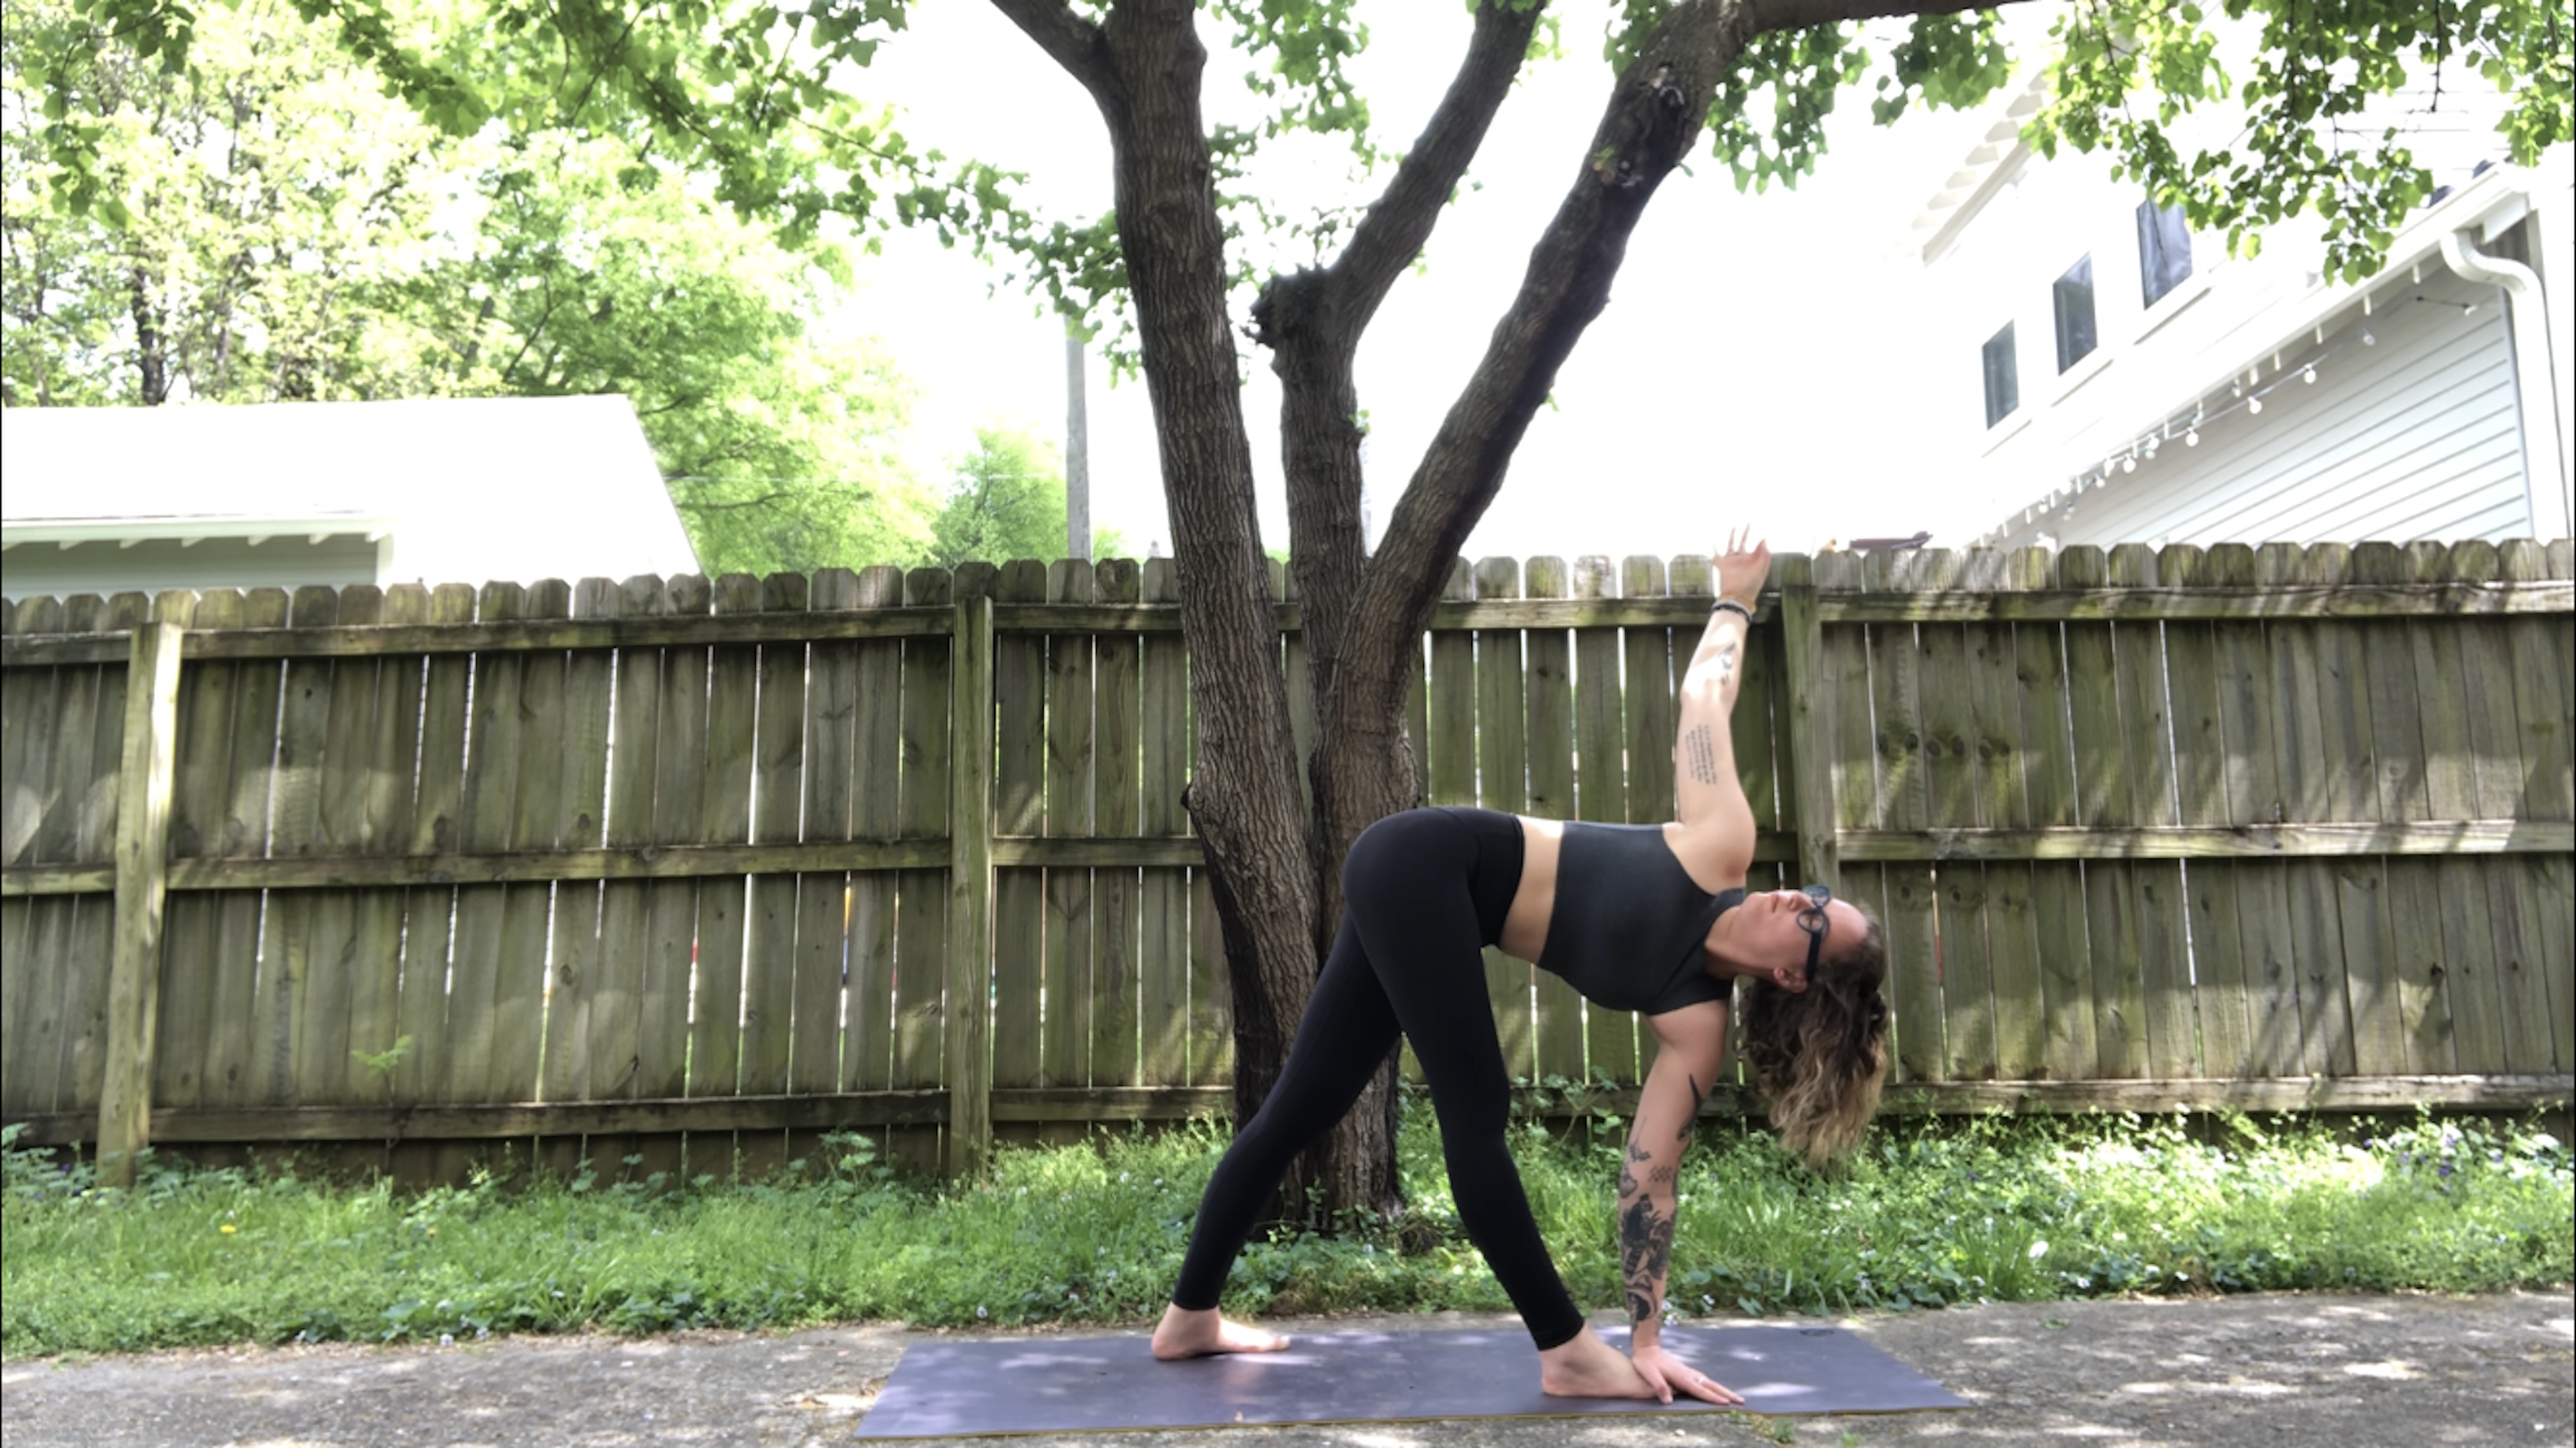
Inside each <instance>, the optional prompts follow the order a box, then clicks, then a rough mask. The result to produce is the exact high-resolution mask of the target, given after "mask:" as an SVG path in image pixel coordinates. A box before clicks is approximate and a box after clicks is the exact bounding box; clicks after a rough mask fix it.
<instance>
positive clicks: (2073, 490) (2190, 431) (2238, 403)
mask: <svg viewBox="0 0 2576 1448" xmlns="http://www.w3.org/2000/svg"><path fill="white" fill-rule="evenodd" d="M2413 302H2433V303H2435V304H2437V305H2440V306H2446V307H2457V308H2459V309H2460V311H2461V313H2462V314H2463V315H2466V314H2469V313H2472V312H2474V311H2475V310H2476V306H2475V304H2473V303H2461V302H2455V301H2451V300H2449V299H2447V298H2441V297H2426V296H2421V295H2412V296H2405V297H2401V298H2399V300H2398V302H2397V306H2398V307H2400V308H2403V307H2405V306H2407V305H2408V304H2410V303H2413ZM2377 311H2378V307H2377V303H2376V301H2375V300H2374V299H2373V298H2372V297H2371V296H2370V295H2369V294H2367V293H2365V294H2364V295H2363V296H2362V299H2361V313H2362V316H2363V318H2365V319H2368V318H2371V317H2373V316H2375V315H2376V314H2377ZM2350 335H2351V334H2346V340H2342V341H2338V342H2334V343H2332V344H2330V345H2329V344H2328V343H2327V341H2326V328H2325V324H2324V323H2323V322H2319V323H2317V324H2316V326H2315V327H2314V329H2313V333H2312V336H2313V338H2314V343H2315V348H2316V350H2315V351H2314V353H2313V354H2312V355H2310V356H2309V357H2307V358H2306V359H2305V360H2303V361H2301V362H2299V363H2298V364H2297V366H2296V370H2297V372H2298V374H2299V381H2300V382H2301V383H2303V384H2305V385H2307V386H2311V387H2313V386H2315V385H2316V381H2317V374H2318V371H2319V370H2320V369H2321V368H2322V367H2323V366H2324V364H2325V362H2326V360H2327V359H2328V358H2331V357H2332V356H2334V354H2335V353H2336V352H2338V351H2341V350H2342V349H2343V348H2345V347H2349V346H2351V345H2352V342H2351V340H2349V338H2350ZM2359 336H2360V341H2361V345H2363V346H2365V347H2375V346H2377V345H2378V344H2379V338H2378V335H2377V334H2376V332H2375V331H2374V330H2373V329H2372V326H2371V324H2370V322H2369V321H2368V320H2364V321H2363V322H2362V324H2361V329H2360V333H2359ZM2291 370H2292V367H2291V364H2290V363H2289V362H2288V360H2287V355H2286V354H2285V353H2283V352H2280V351H2275V352H2274V353H2273V354H2272V373H2273V376H2272V380H2271V382H2270V383H2268V384H2267V383H2265V381H2264V378H2263V368H2262V364H2261V363H2260V362H2256V363H2255V364H2254V365H2252V366H2250V367H2248V368H2247V369H2246V370H2245V371H2244V372H2242V373H2240V374H2237V375H2235V376H2232V377H2230V378H2229V379H2228V399H2229V400H2228V403H2227V405H2225V406H2223V407H2221V408H2220V409H2219V410H2218V413H2217V417H2218V418H2223V417H2225V416H2227V414H2229V413H2231V412H2236V411H2240V410H2241V411H2243V412H2244V413H2245V414H2246V415H2248V416H2260V415H2261V414H2262V411H2263V403H2264V399H2265V398H2266V396H2268V395H2269V394H2270V393H2271V392H2272V391H2273V389H2275V388H2278V387H2281V386H2283V385H2285V384H2286V383H2287V382H2288V381H2289V373H2290V371H2291ZM2214 420H2216V419H2215V418H2213V417H2212V416H2211V415H2210V412H2209V408H2208V400H2207V398H2205V397H2204V398H2203V399H2202V400H2201V401H2200V402H2199V403H2197V404H2195V405H2194V406H2193V408H2192V410H2191V416H2190V420H2189V421H2188V422H2183V421H2181V420H2180V419H2178V418H2174V417H2170V416H2168V417H2167V418H2166V419H2165V420H2164V421H2163V422H2161V423H2159V424H2157V425H2156V427H2155V429H2154V430H2152V431H2148V432H2145V433H2141V434H2139V435H2138V436H2137V437H2135V438H2134V439H2132V440H2131V441H2130V443H2129V445H2128V446H2127V448H2126V449H2124V450H2123V451H2120V452H2113V453H2105V454H2104V455H2103V457H2102V462H2101V465H2100V466H2099V467H2097V468H2087V469H2086V470H2084V471H2083V472H2081V473H2077V474H2073V475H2070V476H2069V477H2068V478H2067V480H2066V482H2065V483H2064V484H2063V485H2062V486H2060V487H2058V488H2055V489H2053V490H2051V491H2050V492H2049V493H2048V494H2047V495H2046V496H2045V497H2043V498H2042V499H2040V501H2039V502H2038V503H2036V504H2034V505H2033V506H2032V507H2030V508H2028V509H2025V510H2024V517H2023V522H2024V523H2026V524H2027V523H2031V522H2035V521H2039V520H2041V519H2042V518H2043V517H2044V516H2046V515H2049V514H2056V515H2057V516H2058V517H2060V518H2061V519H2072V518H2073V517H2074V516H2075V510H2076V502H2075V500H2076V499H2079V498H2081V497H2082V496H2083V494H2084V492H2085V490H2087V489H2089V488H2100V487H2107V486H2109V485H2110V483H2111V480H2112V479H2113V478H2115V477H2124V476H2129V475H2133V474H2135V473H2136V472H2137V470H2138V461H2139V457H2140V455H2141V454H2143V455H2144V456H2145V459H2146V461H2148V462H2154V461H2155V460H2156V455H2157V453H2158V451H2159V449H2160V448H2161V447H2162V446H2163V444H2165V443H2168V442H2171V441H2173V436H2174V432H2175V430H2176V428H2177V427H2179V428H2180V429H2181V431H2182V445H2183V446H2184V447H2187V448H2196V447H2198V446H2200V432H2201V429H2202V428H2204V427H2206V426H2208V425H2209V424H2210V423H2211V422H2212V421H2214ZM2061 505H2062V506H2061ZM1996 536H1997V537H2001V536H2003V530H1998V531H1997V534H1996Z"/></svg>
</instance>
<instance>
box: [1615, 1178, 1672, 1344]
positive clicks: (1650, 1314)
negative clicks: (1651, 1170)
mask: <svg viewBox="0 0 2576 1448" xmlns="http://www.w3.org/2000/svg"><path fill="white" fill-rule="evenodd" d="M1672 1260H1673V1219H1672V1216H1671V1214H1669V1213H1662V1212H1657V1211H1656V1210H1655V1202H1654V1199H1653V1198H1652V1197H1645V1196H1640V1197H1638V1198H1637V1199H1636V1200H1635V1201H1633V1202H1630V1203H1629V1204H1628V1205H1627V1206H1625V1207H1622V1208H1621V1209H1620V1211H1619V1268H1620V1275H1621V1276H1622V1277H1623V1278H1625V1279H1626V1282H1627V1287H1628V1320H1629V1321H1630V1322H1648V1321H1651V1320H1652V1319H1653V1318H1654V1315H1655V1309H1656V1307H1657V1305H1658V1304H1659V1303H1661V1301H1662V1300H1663V1295H1664V1273H1665V1271H1666V1269H1668V1268H1669V1267H1670V1266H1671V1265H1672Z"/></svg>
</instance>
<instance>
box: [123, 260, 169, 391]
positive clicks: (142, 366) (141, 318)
mask: <svg viewBox="0 0 2576 1448" xmlns="http://www.w3.org/2000/svg"><path fill="white" fill-rule="evenodd" d="M126 282H127V286H128V287H129V288H130V289H131V293H132V297H133V309H134V357H135V370H136V372H137V374H138V380H139V381H140V382H141V383H142V386H143V405H144V406H146V407H159V406H160V405H161V404H162V403H164V402H167V401H169V400H170V356H169V347H168V342H167V339H166V337H165V336H164V334H163V333H162V330H161V311H160V309H159V308H158V307H155V306H153V305H152V278H151V276H150V274H148V273H147V272H145V271H144V270H143V263H141V262H136V263H135V264H134V266H133V269H132V270H130V271H129V272H127V273H126Z"/></svg>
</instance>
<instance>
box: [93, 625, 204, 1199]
mask: <svg viewBox="0 0 2576 1448" xmlns="http://www.w3.org/2000/svg"><path fill="white" fill-rule="evenodd" d="M186 633H187V630H186V629H185V628H182V627H181V626H180V625H178V624H175V623H171V622H168V621H166V620H164V621H160V622H154V623H143V624H137V625H136V626H135V629H134V643H133V651H132V653H131V654H130V655H129V662H128V663H127V665H126V670H125V757H124V759H123V761H122V762H121V763H120V765H119V767H118V770H117V777H116V787H117V806H116V917H115V927H114V928H115V937H114V940H115V943H114V945H113V946H112V947H111V954H110V955H109V957H108V973H107V1072H106V1079H105V1081H104V1082H103V1083H102V1089H101V1091H100V1093H99V1101H98V1164H99V1179H100V1180H101V1181H103V1182H105V1183H106V1184H108V1185H109V1186H120V1187H122V1186H132V1185H133V1184H134V1159H135V1155H136V1153H138V1152H140V1151H142V1150H143V1148H145V1147H147V1146H149V1145H151V1144H152V1037H153V1031H154V1029H155V1027H157V1026H158V1025H159V1023H160V1015H161V1011H160V994H161V912H162V907H163V904H164V902H165V899H166V895H167V892H166V890H165V884H166V881H167V879H168V875H169V866H170V781H171V775H172V773H173V772H174V770H175V766H176V764H177V761H178V750H179V728H178V725H179V640H180V638H181V636H183V635H184V634H186Z"/></svg>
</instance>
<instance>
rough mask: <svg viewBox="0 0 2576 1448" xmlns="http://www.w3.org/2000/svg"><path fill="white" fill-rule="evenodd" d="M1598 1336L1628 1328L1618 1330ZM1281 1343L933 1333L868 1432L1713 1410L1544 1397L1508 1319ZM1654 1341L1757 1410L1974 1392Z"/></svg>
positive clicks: (1680, 1338) (1792, 1348)
mask: <svg viewBox="0 0 2576 1448" xmlns="http://www.w3.org/2000/svg"><path fill="white" fill-rule="evenodd" d="M1602 1335H1603V1336H1604V1337H1607V1338H1610V1339H1612V1340H1614V1341H1621V1342H1624V1338H1625V1333H1624V1331H1622V1330H1618V1329H1613V1330H1609V1331H1605V1332H1604V1333H1603V1334H1602ZM1292 1339H1293V1340H1292V1341H1291V1343H1290V1345H1289V1347H1288V1350H1287V1351H1285V1352H1276V1353H1261V1354H1245V1355H1242V1356H1236V1357H1211V1358H1199V1359H1196V1360H1194V1361H1191V1362H1181V1363H1158V1362H1156V1361H1154V1357H1153V1353H1152V1352H1151V1351H1150V1349H1149V1348H1148V1347H1147V1344H1146V1339H1145V1338H1144V1337H1142V1336H1124V1337H1023V1338H998V1339H997V1338H985V1339H977V1340H969V1341H936V1340H934V1341H929V1342H919V1343H915V1344H913V1345H912V1346H911V1347H909V1348H907V1349H905V1351H904V1355H903V1361H902V1362H901V1363H900V1364H898V1365H897V1366H896V1368H895V1371H894V1375H893V1377H891V1378H890V1379H888V1380H887V1382H886V1386H885V1391H884V1393H882V1394H881V1395H880V1396H879V1397H878V1398H877V1403H876V1406H875V1407H874V1408H872V1409H870V1410H869V1412H868V1415H867V1419H866V1421H865V1422H863V1423H862V1424H861V1425H860V1427H859V1436H860V1437H862V1438H933V1437H970V1436H974V1435H978V1434H999V1433H1051V1432H1055V1433H1060V1432H1075V1431H1089V1432H1098V1431H1102V1430H1107V1429H1119V1428H1196V1427H1217V1426H1231V1425H1233V1424H1237V1423H1244V1424H1253V1423H1360V1422H1368V1423H1388V1422H1400V1421H1404V1420H1408V1419H1423V1418H1534V1417H1561V1416H1569V1415H1574V1414H1587V1415H1588V1414H1594V1413H1691V1412H1703V1413H1704V1412H1716V1411H1719V1410H1718V1409H1715V1408H1712V1407H1711V1406H1709V1405H1708V1404H1705V1403H1697V1402H1689V1403H1685V1402H1680V1401H1676V1402H1674V1403H1673V1404H1671V1405H1670V1406H1666V1405H1664V1404H1660V1403H1651V1402H1619V1401H1600V1400H1591V1399H1573V1398H1551V1397H1548V1396H1547V1395H1545V1394H1544V1393H1541V1392H1540V1391H1539V1390H1538V1353H1537V1351H1536V1350H1535V1349H1533V1348H1532V1347H1531V1346H1530V1341H1529V1338H1528V1336H1527V1335H1525V1334H1523V1333H1522V1332H1521V1331H1520V1330H1519V1329H1517V1328H1507V1329H1478V1330H1465V1331H1421V1332H1318V1333H1298V1334H1293V1335H1292ZM1664 1343H1665V1345H1666V1346H1667V1347H1669V1348H1671V1349H1672V1351H1673V1353H1674V1354H1675V1355H1676V1356H1678V1357H1680V1358H1681V1359H1682V1360H1683V1361H1685V1362H1687V1363H1690V1364H1691V1365H1693V1366H1694V1367H1697V1368H1699V1369H1700V1370H1701V1371H1703V1372H1705V1373H1707V1374H1708V1375H1709V1376H1710V1377H1713V1378H1715V1379H1717V1380H1718V1381H1719V1382H1721V1383H1724V1384H1726V1385H1727V1386H1728V1387H1730V1388H1733V1389H1734V1390H1735V1391H1737V1392H1739V1393H1741V1394H1743V1395H1744V1410H1745V1411H1747V1412H1754V1413H1896V1412H1907V1411H1913V1410H1919V1409H1926V1408H1965V1407H1967V1406H1969V1404H1968V1402H1967V1400H1966V1399H1964V1398H1960V1397H1958V1396H1956V1395H1954V1394H1952V1393H1951V1392H1949V1391H1948V1390H1947V1389H1945V1388H1943V1387H1942V1386H1941V1385H1940V1384H1938V1383H1936V1382H1933V1381H1932V1380H1931V1379H1929V1378H1927V1377H1924V1376H1923V1375H1922V1374H1920V1373H1917V1372H1915V1371H1914V1370H1913V1369H1911V1368H1909V1367H1906V1366H1905V1365H1904V1364H1902V1363H1900V1362H1898V1361H1897V1360H1896V1359H1894V1358H1892V1357H1889V1356H1888V1355H1887V1354H1886V1353H1883V1352H1881V1351H1879V1350H1878V1349H1877V1348H1875V1347H1872V1346H1871V1345H1870V1344H1869V1343H1867V1342H1865V1341H1863V1340H1862V1339H1861V1338H1860V1337H1859V1336H1858V1335H1856V1334H1853V1333H1850V1332H1846V1331H1844V1330H1842V1329H1841V1328H1836V1327H1820V1326H1781V1327H1676V1328H1667V1329H1666V1330H1665V1332H1664Z"/></svg>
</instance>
